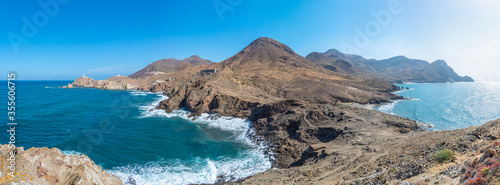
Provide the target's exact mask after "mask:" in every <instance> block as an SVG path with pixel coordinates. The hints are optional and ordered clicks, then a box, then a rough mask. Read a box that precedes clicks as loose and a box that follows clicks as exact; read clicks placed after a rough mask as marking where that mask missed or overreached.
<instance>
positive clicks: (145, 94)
mask: <svg viewBox="0 0 500 185" xmlns="http://www.w3.org/2000/svg"><path fill="white" fill-rule="evenodd" d="M150 94H154V93H151V92H145V91H134V90H132V91H130V95H132V96H147V95H150Z"/></svg>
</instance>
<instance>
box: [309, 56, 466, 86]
mask: <svg viewBox="0 0 500 185" xmlns="http://www.w3.org/2000/svg"><path fill="white" fill-rule="evenodd" d="M306 58H308V59H309V60H311V61H314V62H315V63H317V64H319V65H321V66H323V67H325V68H327V69H330V70H333V71H338V72H344V73H347V74H354V75H365V76H371V77H377V78H382V79H384V80H387V81H389V82H392V83H405V82H413V83H445V82H473V81H474V80H473V79H472V78H471V77H469V76H459V75H458V74H457V73H456V72H455V71H454V70H453V69H452V68H451V67H450V66H448V64H447V63H446V62H445V61H444V60H436V61H434V62H432V63H429V62H427V61H424V60H418V59H410V58H407V57H405V56H396V57H392V58H389V59H384V60H375V59H366V58H363V57H362V56H359V55H350V54H343V53H341V52H339V51H338V50H335V49H331V50H328V51H326V52H324V53H318V52H313V53H311V54H309V55H307V57H306Z"/></svg>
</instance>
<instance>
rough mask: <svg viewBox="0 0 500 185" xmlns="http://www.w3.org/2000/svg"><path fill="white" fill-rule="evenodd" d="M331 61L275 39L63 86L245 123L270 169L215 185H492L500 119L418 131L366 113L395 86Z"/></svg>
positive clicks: (496, 173) (399, 120)
mask: <svg viewBox="0 0 500 185" xmlns="http://www.w3.org/2000/svg"><path fill="white" fill-rule="evenodd" d="M337 63H339V64H342V65H343V68H342V66H337V67H335V66H331V65H328V68H325V67H324V66H321V65H319V64H318V63H315V62H313V61H311V60H309V59H307V58H305V57H302V56H300V55H298V54H297V53H295V52H294V51H293V50H292V49H291V48H289V47H288V46H286V45H284V44H282V43H279V42H278V41H276V40H274V39H271V38H259V39H257V40H255V41H253V42H252V43H251V44H250V45H248V46H247V47H245V48H244V49H243V50H242V51H240V52H239V53H238V54H236V55H234V56H232V57H230V58H228V59H227V60H224V61H222V62H220V63H211V62H209V61H206V60H203V59H201V58H199V57H198V56H196V57H191V58H189V59H186V60H182V61H180V60H172V59H166V60H161V61H157V62H155V63H153V64H154V65H153V64H151V65H149V66H148V67H146V68H145V69H143V70H141V71H139V72H138V73H137V74H136V75H133V77H134V78H130V77H124V76H117V77H112V78H109V79H107V80H94V79H91V78H89V77H81V78H78V79H76V80H75V81H74V82H73V83H72V84H69V85H68V86H67V87H70V85H71V86H72V87H75V88H98V89H124V90H139V91H149V92H162V93H164V94H165V95H167V96H168V97H169V98H168V99H166V100H164V101H162V102H160V104H159V106H158V107H157V108H158V109H163V110H165V111H166V112H168V113H170V112H172V111H174V110H178V109H184V110H186V111H189V112H192V113H193V114H195V115H200V114H202V113H209V114H218V115H221V116H228V117H238V118H244V119H247V120H249V121H250V122H251V124H252V128H253V129H254V130H255V133H256V134H257V136H258V137H259V138H262V139H263V140H264V141H265V142H266V143H268V144H269V147H270V148H269V149H270V150H271V153H273V156H274V158H275V161H274V167H276V168H273V169H270V170H268V171H266V172H262V173H258V174H256V175H254V176H252V177H248V178H246V179H240V180H238V181H236V182H225V180H224V178H223V177H222V176H221V177H219V181H218V183H228V184H429V183H437V184H459V183H470V182H476V181H481V182H483V181H484V182H497V180H496V179H498V178H497V176H499V175H500V169H499V170H498V171H496V170H497V169H496V167H494V166H491V165H494V164H496V163H494V162H495V160H497V159H496V158H495V156H496V153H497V152H500V151H498V150H499V149H498V146H499V145H500V141H499V140H498V139H499V138H500V131H499V130H500V129H499V128H500V127H499V125H500V120H496V121H492V122H488V123H486V124H484V125H483V126H481V127H469V128H465V129H459V130H453V131H432V132H430V131H425V130H424V129H421V125H420V123H418V122H417V121H414V120H410V119H407V118H402V117H399V116H395V115H390V114H386V113H382V112H378V111H374V110H370V109H366V108H367V107H368V106H372V105H380V104H382V103H388V102H391V101H394V100H400V99H403V98H404V97H402V96H399V95H396V94H393V93H392V92H394V91H397V90H400V88H399V87H397V86H395V85H393V84H391V83H389V82H387V81H385V80H382V79H378V78H373V77H372V76H370V75H367V74H365V73H363V72H361V71H359V70H358V69H356V68H355V67H354V66H349V65H347V64H346V63H345V62H337ZM332 65H335V64H332ZM158 68H168V69H169V70H167V71H155V70H157V69H158ZM174 69H175V70H174ZM331 69H339V70H331ZM340 69H342V70H340ZM207 71H208V73H207ZM496 142H499V144H498V145H497V144H496ZM489 149H491V151H490V150H489ZM33 150H36V149H33ZM492 151H493V152H492ZM492 153H494V154H495V155H492ZM498 160H500V159H498ZM27 164H28V163H27ZM28 165H33V164H31V163H29V164H28ZM485 166H488V169H487V170H485V168H486V167H485ZM498 167H500V163H499V165H498ZM490 169H491V170H492V171H490ZM54 170H56V169H54ZM56 171H57V170H56ZM98 173H105V172H103V171H98ZM488 174H489V176H488ZM111 176H112V175H111ZM39 178H41V177H39ZM110 178H111V177H110ZM82 179H83V178H82ZM87 180H89V181H86V182H95V181H94V180H99V179H87ZM103 183H104V184H106V183H105V182H103Z"/></svg>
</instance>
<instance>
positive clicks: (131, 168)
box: [0, 81, 271, 185]
mask: <svg viewBox="0 0 500 185" xmlns="http://www.w3.org/2000/svg"><path fill="white" fill-rule="evenodd" d="M68 83H70V81H16V117H17V120H16V122H17V123H18V126H17V127H16V130H17V133H16V146H23V147H25V148H30V147H57V148H59V149H61V150H63V153H66V154H76V155H81V154H85V155H87V156H89V157H90V158H91V159H92V160H93V161H94V162H95V163H96V164H98V165H100V166H102V167H103V168H104V169H106V170H108V171H109V172H111V173H113V174H116V175H118V176H119V177H120V178H122V179H123V180H124V182H126V181H127V179H128V178H129V177H132V178H133V179H134V180H135V181H136V182H137V184H148V185H149V184H190V183H214V182H215V181H216V180H217V177H218V176H225V177H228V178H233V179H239V178H244V177H247V176H251V175H253V174H255V173H258V172H261V171H265V170H267V169H269V168H271V162H270V157H269V156H268V155H265V146H263V145H262V144H256V143H255V142H253V141H252V140H251V139H250V136H251V135H252V129H251V128H250V125H249V123H248V122H247V121H246V120H243V119H236V118H228V117H215V116H210V115H208V114H204V115H202V116H200V117H196V118H195V119H192V118H188V113H187V112H185V111H176V112H174V113H170V114H166V113H165V112H164V111H161V110H156V109H155V106H156V105H158V103H159V102H160V101H161V100H164V99H166V98H167V97H166V96H163V95H162V94H153V93H145V92H137V91H124V90H98V89H61V88H57V87H61V86H63V85H67V84H68ZM0 89H1V90H0V93H2V94H4V96H0V97H4V99H3V100H0V101H3V102H4V103H5V104H7V101H8V99H7V91H8V90H7V82H6V81H0ZM0 112H3V113H2V114H3V115H5V116H3V118H2V121H1V123H2V128H3V129H5V130H7V129H8V126H7V125H6V124H5V123H6V122H7V121H8V120H7V119H8V117H7V106H5V107H4V109H2V110H0ZM8 136H9V135H8V133H7V132H4V133H3V134H0V143H2V144H5V143H7V142H8V141H9V138H8Z"/></svg>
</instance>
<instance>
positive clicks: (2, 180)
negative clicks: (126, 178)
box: [0, 145, 122, 185]
mask: <svg viewBox="0 0 500 185" xmlns="http://www.w3.org/2000/svg"><path fill="white" fill-rule="evenodd" d="M11 153H13V154H15V155H14V157H15V167H16V168H15V170H16V172H15V173H13V176H11V175H9V173H11V172H12V171H11V169H10V168H9V165H10V163H11V160H10V158H11V157H12V156H11ZM0 163H1V164H0V166H1V167H2V168H1V169H0V184H15V183H16V184H37V185H52V184H56V185H59V184H60V185H71V184H102V185H116V184H122V181H121V180H120V178H118V177H117V176H115V175H112V174H109V173H107V172H106V171H105V170H103V169H102V168H101V167H100V166H98V165H96V164H95V163H94V162H92V160H90V158H89V157H87V156H85V155H81V156H78V155H65V154H63V153H61V151H60V150H59V149H56V148H52V149H48V148H30V149H28V150H26V151H25V150H24V148H23V147H17V148H15V149H10V148H9V147H8V145H1V150H0Z"/></svg>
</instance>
